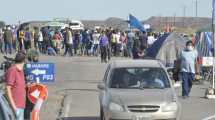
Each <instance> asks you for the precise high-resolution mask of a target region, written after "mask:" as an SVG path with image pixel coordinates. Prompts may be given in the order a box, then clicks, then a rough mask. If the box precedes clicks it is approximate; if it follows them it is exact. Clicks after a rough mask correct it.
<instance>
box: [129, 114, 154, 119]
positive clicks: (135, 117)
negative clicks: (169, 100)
mask: <svg viewBox="0 0 215 120" xmlns="http://www.w3.org/2000/svg"><path fill="white" fill-rule="evenodd" d="M132 120H152V119H151V117H150V116H147V115H146V116H133V117H132Z"/></svg>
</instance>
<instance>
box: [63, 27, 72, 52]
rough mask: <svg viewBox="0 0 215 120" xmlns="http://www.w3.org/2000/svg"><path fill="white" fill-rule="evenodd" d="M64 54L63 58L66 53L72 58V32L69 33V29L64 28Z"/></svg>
mask: <svg viewBox="0 0 215 120" xmlns="http://www.w3.org/2000/svg"><path fill="white" fill-rule="evenodd" d="M65 47H66V48H65V52H64V56H66V55H67V53H68V52H69V54H70V56H73V51H72V48H73V39H72V32H71V31H70V29H69V28H66V33H65Z"/></svg>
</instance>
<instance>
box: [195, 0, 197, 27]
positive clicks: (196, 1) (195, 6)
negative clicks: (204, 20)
mask: <svg viewBox="0 0 215 120" xmlns="http://www.w3.org/2000/svg"><path fill="white" fill-rule="evenodd" d="M195 13H196V16H195V17H196V18H195V27H197V26H198V0H196V1H195Z"/></svg>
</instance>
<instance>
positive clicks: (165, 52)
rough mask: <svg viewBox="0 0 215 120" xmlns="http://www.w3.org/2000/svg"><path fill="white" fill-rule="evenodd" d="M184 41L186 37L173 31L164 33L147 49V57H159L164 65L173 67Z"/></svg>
mask: <svg viewBox="0 0 215 120" xmlns="http://www.w3.org/2000/svg"><path fill="white" fill-rule="evenodd" d="M186 42H187V39H186V38H184V37H183V36H181V35H179V34H177V33H175V32H173V33H170V34H164V35H163V36H161V37H159V38H158V40H157V41H155V42H154V44H153V45H152V46H151V47H150V48H148V49H147V57H151V58H155V59H159V60H161V61H162V63H163V64H164V65H165V66H167V67H173V65H174V61H175V60H176V59H177V58H178V57H179V55H180V52H181V51H182V50H183V49H184V47H185V44H186Z"/></svg>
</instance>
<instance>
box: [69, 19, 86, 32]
mask: <svg viewBox="0 0 215 120" xmlns="http://www.w3.org/2000/svg"><path fill="white" fill-rule="evenodd" d="M69 27H70V28H71V29H72V30H83V29H84V25H83V23H82V22H81V21H78V20H72V21H71V22H70V23H69Z"/></svg>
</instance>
